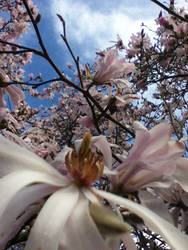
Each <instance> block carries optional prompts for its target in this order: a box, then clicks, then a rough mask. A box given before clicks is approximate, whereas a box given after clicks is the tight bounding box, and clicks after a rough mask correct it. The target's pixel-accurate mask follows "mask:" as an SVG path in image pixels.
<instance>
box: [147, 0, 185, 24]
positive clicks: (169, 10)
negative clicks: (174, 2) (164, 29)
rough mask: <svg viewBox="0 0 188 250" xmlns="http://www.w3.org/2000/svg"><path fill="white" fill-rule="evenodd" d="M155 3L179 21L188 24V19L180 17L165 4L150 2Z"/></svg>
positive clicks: (156, 0)
mask: <svg viewBox="0 0 188 250" xmlns="http://www.w3.org/2000/svg"><path fill="white" fill-rule="evenodd" d="M150 1H152V2H153V3H155V4H157V5H158V6H160V7H161V8H162V9H164V10H166V11H167V12H168V13H169V14H171V15H173V16H175V17H177V18H178V19H179V20H181V21H182V22H188V19H186V18H184V17H182V16H180V15H178V14H177V13H176V12H174V11H173V10H171V9H170V8H168V7H166V6H165V5H164V4H162V3H160V2H159V1H158V0H150Z"/></svg>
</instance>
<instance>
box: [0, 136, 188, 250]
mask: <svg viewBox="0 0 188 250" xmlns="http://www.w3.org/2000/svg"><path fill="white" fill-rule="evenodd" d="M98 139H100V140H99V141H98ZM92 140H93V142H92V143H93V145H95V146H96V147H97V148H100V150H101V152H102V154H103V156H104V158H105V156H107V155H108V154H109V152H108V150H107V148H108V147H109V146H108V144H106V145H105V143H104V139H102V140H101V137H99V138H98V137H95V138H93V139H92ZM92 140H91V138H90V136H89V135H86V136H85V137H84V139H83V140H82V141H81V142H78V143H77V145H75V148H74V149H72V151H69V152H68V153H66V154H64V159H63V158H62V161H64V162H65V164H66V167H67V171H68V172H69V174H70V175H71V176H72V180H70V179H68V178H66V176H63V175H62V174H61V173H60V172H58V171H57V170H56V169H54V168H53V167H52V166H51V165H49V164H48V163H47V162H45V161H44V160H43V159H41V158H39V157H38V156H37V155H35V154H33V153H32V152H30V151H28V150H26V149H24V148H22V147H20V146H18V145H16V144H15V143H13V142H11V141H9V140H7V139H6V138H4V137H2V136H1V137H0V162H1V165H0V176H1V178H0V197H1V203H0V249H1V250H4V249H5V248H6V244H7V242H8V241H9V240H10V239H12V238H13V237H14V236H15V235H16V234H17V232H18V231H19V230H20V228H22V226H23V225H24V224H25V222H26V221H28V220H29V219H30V218H31V217H33V215H36V214H38V216H37V218H36V220H35V222H34V224H33V226H32V228H31V231H30V234H29V238H28V240H27V242H26V246H25V250H38V249H41V250H42V249H44V250H52V249H53V250H64V249H67V250H71V249H73V248H74V247H75V245H76V249H77V250H84V249H91V250H92V249H93V250H96V249H98V250H107V249H109V248H110V249H111V250H117V249H119V244H120V240H121V241H123V242H124V241H125V245H126V248H127V249H128V250H133V249H136V248H134V247H133V242H134V241H133V240H132V238H131V235H130V230H131V227H130V226H129V225H128V224H127V223H124V222H123V221H122V220H121V218H120V217H118V216H117V215H116V214H114V213H113V212H112V211H111V210H110V209H108V208H106V207H104V206H103V205H102V204H101V203H100V200H101V198H105V199H106V200H108V201H109V202H113V204H119V205H123V206H124V207H125V208H127V209H129V211H130V212H133V213H135V214H137V215H138V216H140V217H141V218H143V220H144V222H145V224H146V225H147V226H148V227H149V228H150V229H151V230H153V231H155V232H157V233H159V234H160V235H162V236H163V238H164V239H165V240H166V242H167V243H168V244H169V245H170V246H171V247H172V249H174V250H175V249H181V250H187V244H188V237H187V235H185V234H183V233H181V232H180V231H179V230H178V229H177V228H175V227H174V226H173V225H171V224H170V223H169V222H168V221H166V220H164V219H163V218H161V217H160V216H158V215H157V214H155V213H154V212H152V211H151V210H149V209H147V208H145V207H143V206H141V205H139V204H137V203H135V202H133V201H130V200H128V199H125V198H121V197H119V196H116V195H113V194H110V193H108V192H104V191H99V190H97V189H96V188H92V187H91V186H90V185H89V184H92V183H90V181H91V182H92V181H94V180H95V179H96V178H99V177H100V176H101V175H102V169H103V163H102V161H101V160H100V159H99V158H98V157H97V156H96V155H95V153H94V152H92V151H91V149H92V148H91V144H92V143H91V141H92ZM88 181H89V182H88ZM86 183H87V185H85V184H86ZM46 197H48V198H46ZM99 197H100V198H99ZM101 228H102V229H104V228H106V229H107V230H106V231H104V230H102V231H101V230H100V229H101ZM111 232H113V234H111ZM70 235H71V237H70ZM174 236H176V237H174ZM72 239H74V240H72ZM92 243H93V244H92Z"/></svg>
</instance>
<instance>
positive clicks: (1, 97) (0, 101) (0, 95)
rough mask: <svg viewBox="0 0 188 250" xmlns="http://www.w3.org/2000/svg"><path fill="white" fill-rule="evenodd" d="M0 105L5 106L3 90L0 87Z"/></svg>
mask: <svg viewBox="0 0 188 250" xmlns="http://www.w3.org/2000/svg"><path fill="white" fill-rule="evenodd" d="M0 107H6V102H5V98H4V90H3V89H2V88H0Z"/></svg>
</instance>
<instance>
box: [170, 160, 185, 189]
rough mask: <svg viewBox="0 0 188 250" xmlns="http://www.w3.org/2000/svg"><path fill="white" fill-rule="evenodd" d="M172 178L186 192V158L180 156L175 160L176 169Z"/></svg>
mask: <svg viewBox="0 0 188 250" xmlns="http://www.w3.org/2000/svg"><path fill="white" fill-rule="evenodd" d="M173 178H174V179H175V181H177V182H178V183H179V184H180V185H181V187H182V188H183V189H184V190H185V191H186V192H188V158H183V157H182V158H180V159H178V160H177V161H176V171H175V173H174V174H173Z"/></svg>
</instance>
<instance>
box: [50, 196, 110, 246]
mask: <svg viewBox="0 0 188 250" xmlns="http://www.w3.org/2000/svg"><path fill="white" fill-rule="evenodd" d="M88 202H89V201H88V200H87V199H86V197H84V195H83V194H81V193H80V197H79V201H78V203H77V206H76V207H75V209H74V211H73V213H72V215H71V216H70V218H69V220H68V221H67V224H66V227H65V230H64V232H63V234H62V240H61V247H60V249H59V250H72V249H76V250H96V249H97V250H107V249H108V248H107V246H106V244H105V241H104V240H103V238H102V236H101V235H100V233H99V231H98V229H97V227H96V225H95V223H94V222H93V220H92V218H91V216H90V214H89V208H88ZM54 250H55V249H54ZM108 250H109V249H108Z"/></svg>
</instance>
